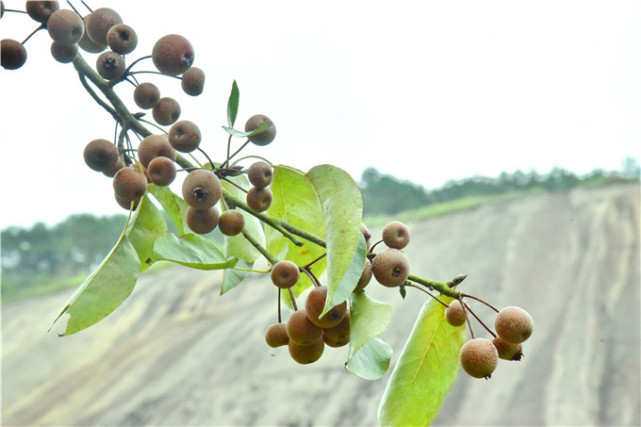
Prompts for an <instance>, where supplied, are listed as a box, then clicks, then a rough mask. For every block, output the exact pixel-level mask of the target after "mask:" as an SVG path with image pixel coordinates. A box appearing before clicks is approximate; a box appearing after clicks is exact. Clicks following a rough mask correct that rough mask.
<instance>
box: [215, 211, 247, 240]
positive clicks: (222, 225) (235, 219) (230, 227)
mask: <svg viewBox="0 0 641 427" xmlns="http://www.w3.org/2000/svg"><path fill="white" fill-rule="evenodd" d="M218 228H219V229H220V232H221V233H223V234H224V235H225V236H236V235H237V234H240V233H241V232H242V231H243V228H245V217H244V216H243V214H242V213H240V212H239V211H236V210H227V211H225V212H223V213H222V215H220V221H218Z"/></svg>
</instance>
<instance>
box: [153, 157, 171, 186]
mask: <svg viewBox="0 0 641 427" xmlns="http://www.w3.org/2000/svg"><path fill="white" fill-rule="evenodd" d="M147 172H148V173H149V179H151V182H153V183H154V184H156V185H159V186H161V187H166V186H168V185H169V184H171V183H172V182H174V179H176V164H175V163H174V161H173V160H171V159H170V158H169V157H164V156H160V157H155V158H153V159H152V160H151V161H150V162H149V166H148V167H147Z"/></svg>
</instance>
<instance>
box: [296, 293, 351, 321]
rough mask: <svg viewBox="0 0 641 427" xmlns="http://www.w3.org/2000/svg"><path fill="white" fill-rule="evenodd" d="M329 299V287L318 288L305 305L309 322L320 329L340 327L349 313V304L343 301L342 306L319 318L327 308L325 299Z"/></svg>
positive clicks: (310, 294)
mask: <svg viewBox="0 0 641 427" xmlns="http://www.w3.org/2000/svg"><path fill="white" fill-rule="evenodd" d="M326 298H327V286H318V287H315V288H314V289H312V290H311V292H310V293H309V295H307V301H306V303H305V311H306V312H307V317H309V320H310V321H311V322H312V323H313V324H315V325H316V326H318V327H319V328H323V329H326V328H333V327H334V326H336V325H338V324H339V323H340V322H341V320H343V318H344V317H345V313H346V312H347V302H345V301H343V302H342V303H341V304H339V305H337V306H335V307H333V308H332V309H331V310H329V311H328V312H327V313H326V314H325V315H324V316H323V317H319V316H320V315H321V313H322V312H323V308H324V307H325V299H326Z"/></svg>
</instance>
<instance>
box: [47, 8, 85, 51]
mask: <svg viewBox="0 0 641 427" xmlns="http://www.w3.org/2000/svg"><path fill="white" fill-rule="evenodd" d="M47 31H48V32H49V36H50V37H51V38H52V39H53V41H56V42H58V43H60V44H74V43H78V41H80V39H81V38H82V35H83V34H84V32H85V26H84V24H83V22H82V18H81V17H80V16H79V15H78V14H77V13H76V12H74V11H73V10H71V9H58V10H56V11H55V12H53V13H52V14H51V16H50V17H49V20H48V21H47Z"/></svg>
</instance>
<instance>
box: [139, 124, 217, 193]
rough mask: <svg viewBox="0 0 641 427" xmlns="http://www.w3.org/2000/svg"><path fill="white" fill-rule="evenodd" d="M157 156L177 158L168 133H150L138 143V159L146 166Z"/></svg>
mask: <svg viewBox="0 0 641 427" xmlns="http://www.w3.org/2000/svg"><path fill="white" fill-rule="evenodd" d="M156 157H167V158H169V159H171V160H174V161H175V160H176V150H174V148H173V147H172V146H171V144H169V139H167V135H164V134H162V135H150V136H148V137H146V138H144V139H143V140H142V141H140V144H138V161H140V164H142V165H143V166H144V167H145V168H148V167H149V162H151V161H152V160H153V159H155V158H156ZM212 206H213V205H212Z"/></svg>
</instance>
